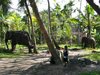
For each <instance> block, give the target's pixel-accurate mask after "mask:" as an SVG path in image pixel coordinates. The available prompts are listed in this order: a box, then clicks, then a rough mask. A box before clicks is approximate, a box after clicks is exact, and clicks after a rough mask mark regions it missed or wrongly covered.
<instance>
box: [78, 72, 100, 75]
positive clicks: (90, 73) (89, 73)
mask: <svg viewBox="0 0 100 75" xmlns="http://www.w3.org/2000/svg"><path fill="white" fill-rule="evenodd" d="M79 75H100V71H90V72H83V73H80V74H79Z"/></svg>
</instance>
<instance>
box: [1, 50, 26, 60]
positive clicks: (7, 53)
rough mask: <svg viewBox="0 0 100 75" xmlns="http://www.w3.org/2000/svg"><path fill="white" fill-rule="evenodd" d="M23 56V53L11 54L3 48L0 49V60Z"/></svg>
mask: <svg viewBox="0 0 100 75" xmlns="http://www.w3.org/2000/svg"><path fill="white" fill-rule="evenodd" d="M23 55H25V53H23V52H20V51H16V52H14V53H11V51H10V50H6V49H4V48H0V58H17V57H20V56H23Z"/></svg>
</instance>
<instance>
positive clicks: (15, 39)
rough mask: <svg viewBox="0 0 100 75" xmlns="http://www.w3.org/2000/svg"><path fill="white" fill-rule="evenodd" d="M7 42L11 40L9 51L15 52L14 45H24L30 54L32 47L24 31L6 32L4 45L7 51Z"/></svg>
mask: <svg viewBox="0 0 100 75" xmlns="http://www.w3.org/2000/svg"><path fill="white" fill-rule="evenodd" d="M8 40H11V47H12V49H11V51H12V52H13V51H14V50H15V47H16V44H19V45H25V46H27V47H28V49H29V53H32V50H31V49H32V48H34V45H32V43H31V39H30V36H29V34H28V32H26V31H7V32H6V34H5V44H6V47H7V49H9V48H8Z"/></svg>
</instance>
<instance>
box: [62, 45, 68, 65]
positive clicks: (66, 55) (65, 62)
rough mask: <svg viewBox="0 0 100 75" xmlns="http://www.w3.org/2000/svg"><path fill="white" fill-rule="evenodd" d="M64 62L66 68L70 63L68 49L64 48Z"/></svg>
mask: <svg viewBox="0 0 100 75" xmlns="http://www.w3.org/2000/svg"><path fill="white" fill-rule="evenodd" d="M63 62H64V66H66V64H67V63H68V47H67V46H64V51H63Z"/></svg>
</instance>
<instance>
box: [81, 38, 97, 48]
mask: <svg viewBox="0 0 100 75" xmlns="http://www.w3.org/2000/svg"><path fill="white" fill-rule="evenodd" d="M81 42H82V47H83V48H86V47H91V48H95V46H96V41H95V39H94V38H93V37H91V38H89V37H82V40H81Z"/></svg>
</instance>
